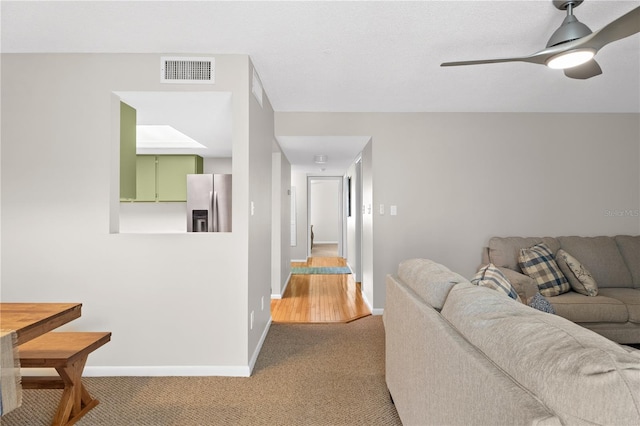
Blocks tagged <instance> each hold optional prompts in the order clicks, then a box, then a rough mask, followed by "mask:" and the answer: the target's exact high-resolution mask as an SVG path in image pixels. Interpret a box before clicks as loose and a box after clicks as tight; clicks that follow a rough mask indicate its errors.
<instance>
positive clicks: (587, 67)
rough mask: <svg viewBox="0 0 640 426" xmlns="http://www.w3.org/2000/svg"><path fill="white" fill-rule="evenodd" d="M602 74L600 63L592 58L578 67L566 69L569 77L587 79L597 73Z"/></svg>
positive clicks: (565, 73) (565, 71)
mask: <svg viewBox="0 0 640 426" xmlns="http://www.w3.org/2000/svg"><path fill="white" fill-rule="evenodd" d="M600 74H602V69H601V68H600V65H598V63H597V62H596V61H595V60H593V59H592V60H590V61H588V62H585V63H584V64H582V65H578V66H577V67H573V68H567V69H565V70H564V75H566V76H567V77H569V78H576V79H578V80H586V79H588V78H591V77H595V76H596V75H600Z"/></svg>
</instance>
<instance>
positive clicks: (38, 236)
mask: <svg viewBox="0 0 640 426" xmlns="http://www.w3.org/2000/svg"><path fill="white" fill-rule="evenodd" d="M160 56H161V55H155V54H130V55H120V54H92V55H85V54H3V55H2V294H1V296H2V300H3V301H36V302H48V301H74V302H82V303H83V314H82V318H80V319H79V320H76V321H74V322H73V323H71V324H69V326H68V328H70V329H79V330H110V331H112V332H113V339H112V342H111V343H109V345H107V346H105V347H104V348H103V349H101V350H100V351H97V352H96V353H95V354H93V355H92V356H91V358H90V360H89V368H88V369H87V371H88V372H89V374H92V373H95V374H108V375H109V374H116V375H119V374H124V375H126V374H138V375H164V374H185V375H189V374H196V375H197V374H222V375H227V374H229V375H246V374H248V372H249V363H250V359H251V358H252V357H253V356H254V353H255V348H256V347H257V344H258V339H259V336H260V335H261V334H263V332H264V331H266V328H265V327H266V324H267V321H268V319H267V316H268V314H267V313H263V314H261V315H257V318H256V323H255V324H254V329H253V330H252V331H251V332H249V309H257V308H256V307H258V308H259V301H260V295H261V294H265V295H268V294H269V293H270V291H269V283H268V280H264V277H265V276H268V274H269V260H268V259H267V260H265V262H266V263H265V262H261V261H259V260H257V259H256V258H257V256H256V251H257V250H262V251H263V254H262V256H264V253H269V252H270V226H271V216H270V195H269V194H270V173H271V172H270V162H271V141H272V139H273V136H272V134H273V130H272V126H273V116H272V111H269V109H267V110H266V115H265V116H264V117H262V116H261V118H260V120H261V123H262V122H267V124H258V127H259V128H258V129H257V130H256V128H255V127H254V125H255V115H256V114H255V105H251V106H250V105H249V104H250V98H249V96H250V94H249V81H250V75H251V74H250V64H249V58H248V56H246V55H216V84H215V85H177V84H173V85H168V84H160V82H159V73H158V69H159V64H160ZM145 90H148V91H160V90H167V91H170V90H180V91H185V90H194V91H200V90H221V91H231V92H233V102H232V107H233V134H232V136H233V165H232V169H233V175H234V182H233V224H234V229H233V232H232V233H228V234H226V233H225V234H186V233H185V234H117V233H115V234H114V233H110V227H111V229H113V218H114V215H116V217H117V213H118V204H119V203H118V190H117V188H119V183H118V160H116V159H117V158H118V146H117V137H115V136H114V135H113V129H114V126H115V128H116V129H117V128H118V122H117V121H115V122H114V121H113V119H114V116H113V111H114V105H116V106H117V105H118V102H117V97H116V96H115V95H113V94H112V93H113V92H114V91H145ZM250 108H251V114H252V115H251V118H252V125H251V131H250V129H249V114H250ZM116 110H117V108H116ZM258 115H261V114H258ZM268 122H270V124H269V123H268ZM268 134H270V135H271V136H270V137H269V138H268V141H267V142H268V143H267V144H266V148H265V149H266V153H265V152H263V151H264V149H263V148H262V146H261V144H262V143H263V142H264V139H266V136H265V135H268ZM263 157H264V158H263ZM254 167H255V169H254ZM265 176H266V179H265ZM265 180H266V184H263V183H262V182H263V181H265ZM263 186H264V187H265V188H266V191H263V189H264V188H263ZM263 192H266V193H267V195H263ZM250 197H251V198H250ZM250 199H251V200H255V201H256V202H257V205H258V209H257V212H258V214H257V215H256V216H254V217H251V218H250V217H249V201H250ZM254 242H257V247H255V248H254V247H252V248H251V249H250V244H254ZM266 257H267V258H269V256H266ZM258 277H260V278H258ZM263 281H264V283H263ZM260 327H262V329H260V330H258V328H260ZM256 334H257V336H258V337H256ZM194 344H195V345H196V346H197V348H198V350H197V351H193V350H186V349H185V348H193V347H194Z"/></svg>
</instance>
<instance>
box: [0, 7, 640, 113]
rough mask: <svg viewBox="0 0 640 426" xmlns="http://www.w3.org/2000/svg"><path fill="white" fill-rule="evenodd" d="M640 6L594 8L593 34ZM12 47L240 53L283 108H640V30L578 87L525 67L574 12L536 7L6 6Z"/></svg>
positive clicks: (602, 57) (5, 37)
mask: <svg viewBox="0 0 640 426" xmlns="http://www.w3.org/2000/svg"><path fill="white" fill-rule="evenodd" d="M638 6H640V1H637V0H636V1H597V0H586V1H585V2H584V3H583V4H582V5H580V6H579V7H578V8H576V10H575V15H576V16H577V17H578V19H579V20H580V21H581V22H583V23H585V24H586V25H588V26H589V27H590V28H591V29H592V30H594V31H595V30H597V29H599V28H601V27H602V26H604V25H606V24H607V23H609V22H610V21H612V20H614V19H615V18H617V17H619V16H621V15H623V14H624V13H626V12H628V11H630V10H631V9H633V8H635V7H638ZM0 7H1V13H2V16H1V19H2V28H1V35H2V40H1V48H2V52H125V53H126V52H130V53H165V54H166V53H175V54H182V53H185V54H186V53H195V54H222V53H243V54H248V55H250V56H251V58H252V60H253V62H254V64H255V66H256V68H257V70H258V72H259V74H260V78H261V80H262V83H263V85H264V88H265V91H266V93H267V95H268V96H269V99H270V100H271V103H272V105H273V107H274V109H275V110H276V111H389V112H404V111H425V112H432V111H437V112H457V111H464V112H506V111H509V112H640V35H639V34H636V35H634V36H631V37H628V38H626V39H624V40H620V41H617V42H615V43H612V44H610V45H607V46H605V47H604V48H603V49H602V50H601V51H600V52H599V53H598V55H597V57H596V59H597V60H598V62H599V63H600V65H601V67H602V69H603V75H600V76H598V77H594V78H592V79H589V80H585V81H580V80H572V79H569V78H566V77H565V76H564V74H563V73H562V71H558V70H551V69H548V68H546V67H544V66H540V65H533V64H527V63H507V64H490V65H477V66H466V67H454V68H441V67H440V66H439V65H440V63H442V62H445V61H455V60H466V59H484V58H500V57H510V56H521V55H527V54H531V53H534V52H536V51H538V50H540V49H542V48H543V47H544V46H545V45H546V42H547V40H548V38H549V37H550V35H551V34H552V33H553V31H554V30H555V29H556V28H557V27H558V26H559V25H560V23H561V22H562V19H563V18H564V14H565V13H564V12H562V11H559V10H557V9H556V8H555V7H554V6H553V5H552V2H551V1H550V0H536V1H519V0H514V1H480V0H478V1H416V2H401V1H355V2H346V1H320V2H318V1H288V2H272V1H258V2H245V1H228V2H221V1H160V2H152V1H138V2H131V1H115V2H102V1H71V2H56V1H46V2H23V1H18V2H11V1H2V3H1V6H0Z"/></svg>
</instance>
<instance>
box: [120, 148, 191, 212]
mask: <svg viewBox="0 0 640 426" xmlns="http://www.w3.org/2000/svg"><path fill="white" fill-rule="evenodd" d="M202 170H203V159H202V157H200V156H198V155H138V156H137V158H136V194H137V196H136V198H135V200H131V201H136V202H154V201H181V202H185V201H187V175H188V174H201V173H202Z"/></svg>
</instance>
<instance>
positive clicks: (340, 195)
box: [307, 175, 346, 258]
mask: <svg viewBox="0 0 640 426" xmlns="http://www.w3.org/2000/svg"><path fill="white" fill-rule="evenodd" d="M314 180H332V181H336V182H338V193H337V194H336V196H337V197H338V213H339V215H340V220H339V221H338V257H344V229H345V224H344V221H345V217H346V215H345V212H344V196H343V195H344V184H343V180H344V179H343V176H312V175H308V176H307V258H309V257H311V194H312V192H311V181H314Z"/></svg>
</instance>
